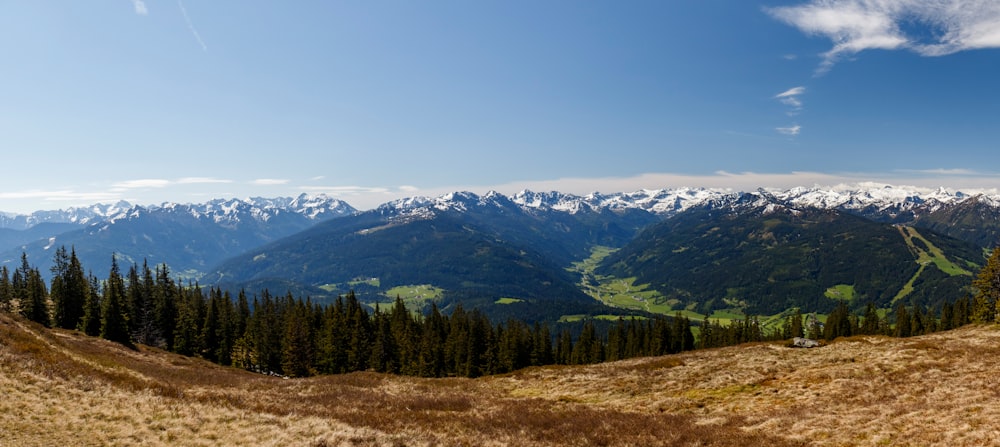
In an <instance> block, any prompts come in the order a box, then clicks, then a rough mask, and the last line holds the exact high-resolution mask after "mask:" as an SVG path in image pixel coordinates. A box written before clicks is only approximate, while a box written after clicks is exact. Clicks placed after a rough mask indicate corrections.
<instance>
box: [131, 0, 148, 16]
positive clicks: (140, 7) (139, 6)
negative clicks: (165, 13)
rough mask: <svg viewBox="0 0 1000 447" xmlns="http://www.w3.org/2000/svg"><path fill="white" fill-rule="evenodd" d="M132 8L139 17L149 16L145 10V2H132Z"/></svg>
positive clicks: (134, 0)
mask: <svg viewBox="0 0 1000 447" xmlns="http://www.w3.org/2000/svg"><path fill="white" fill-rule="evenodd" d="M132 7H133V8H135V13H136V14H138V15H141V16H144V15H147V14H149V10H148V9H146V2H144V1H143V0H132Z"/></svg>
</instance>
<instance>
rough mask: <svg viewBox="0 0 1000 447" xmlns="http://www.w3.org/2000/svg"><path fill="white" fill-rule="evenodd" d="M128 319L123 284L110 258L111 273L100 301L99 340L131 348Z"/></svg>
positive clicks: (114, 262) (114, 261)
mask: <svg viewBox="0 0 1000 447" xmlns="http://www.w3.org/2000/svg"><path fill="white" fill-rule="evenodd" d="M128 318H129V316H128V305H127V304H126V298H125V282H124V280H123V279H122V276H121V271H120V270H119V268H118V260H117V259H115V257H114V256H112V257H111V271H110V272H109V273H108V280H107V281H106V282H105V283H104V297H103V298H102V300H101V338H104V339H106V340H111V341H113V342H117V343H121V344H123V345H126V346H131V344H132V334H131V331H130V330H129V321H128Z"/></svg>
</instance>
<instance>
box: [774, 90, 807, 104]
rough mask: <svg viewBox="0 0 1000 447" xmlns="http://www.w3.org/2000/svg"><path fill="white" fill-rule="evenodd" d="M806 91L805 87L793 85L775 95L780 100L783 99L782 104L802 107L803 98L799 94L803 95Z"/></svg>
mask: <svg viewBox="0 0 1000 447" xmlns="http://www.w3.org/2000/svg"><path fill="white" fill-rule="evenodd" d="M805 92H806V88H805V87H793V88H790V89H788V90H785V91H783V92H781V93H778V94H777V95H774V97H775V98H777V99H778V101H781V103H782V104H785V105H788V106H792V107H794V108H796V109H800V108H802V100H800V99H799V96H802V95H803V94H804V93H805Z"/></svg>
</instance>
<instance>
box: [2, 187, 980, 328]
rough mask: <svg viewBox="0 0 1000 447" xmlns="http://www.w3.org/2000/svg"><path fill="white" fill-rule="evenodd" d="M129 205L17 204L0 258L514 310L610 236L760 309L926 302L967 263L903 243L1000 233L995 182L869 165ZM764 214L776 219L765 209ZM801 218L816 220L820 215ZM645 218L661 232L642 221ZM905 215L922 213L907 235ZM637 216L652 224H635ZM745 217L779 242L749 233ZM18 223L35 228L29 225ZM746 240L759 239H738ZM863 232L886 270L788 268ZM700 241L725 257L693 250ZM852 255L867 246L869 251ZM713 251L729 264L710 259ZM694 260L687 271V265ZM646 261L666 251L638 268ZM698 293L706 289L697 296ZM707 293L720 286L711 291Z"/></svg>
mask: <svg viewBox="0 0 1000 447" xmlns="http://www.w3.org/2000/svg"><path fill="white" fill-rule="evenodd" d="M126 205H128V204H125V203H119V204H115V205H103V206H95V207H85V208H78V209H72V210H67V211H65V212H62V213H59V212H47V213H41V212H40V213H33V214H32V215H30V216H26V217H21V218H20V220H19V219H18V218H17V217H16V216H15V217H11V216H7V218H8V221H7V222H20V225H24V226H27V225H29V224H30V223H31V222H36V224H34V225H33V226H30V227H29V228H28V229H27V230H20V231H16V230H13V229H10V228H6V229H0V242H5V241H6V242H5V243H9V242H10V241H14V240H19V241H20V242H17V246H15V247H12V246H10V245H8V246H7V247H8V249H7V250H6V251H0V261H2V262H6V263H8V264H9V263H13V262H17V260H18V258H19V256H20V254H21V253H22V252H25V253H27V254H28V257H29V260H30V262H32V263H34V264H36V265H39V266H41V267H42V270H43V271H45V272H47V270H48V269H47V267H48V264H49V262H50V261H51V258H52V251H53V250H54V247H58V246H66V247H71V246H72V247H75V249H76V251H77V254H78V256H80V258H81V261H82V262H83V263H84V265H85V266H86V267H87V268H89V269H94V272H95V274H96V275H97V276H98V277H100V276H102V275H103V273H104V272H105V271H106V270H105V269H107V267H108V265H109V263H110V256H111V253H115V255H116V256H117V257H118V258H119V260H120V262H121V263H123V264H127V263H133V262H134V263H140V264H141V263H142V262H144V261H146V262H149V263H150V264H160V263H166V264H167V265H168V266H170V268H171V271H172V272H173V273H174V274H175V275H179V276H182V277H183V278H184V279H189V280H198V281H200V282H201V284H202V285H209V284H213V285H225V286H226V287H227V288H228V289H229V290H232V291H235V290H238V289H240V288H245V289H246V290H249V291H258V290H262V289H264V288H267V289H269V290H271V291H273V292H275V293H287V292H291V293H294V294H295V295H299V296H306V295H309V296H313V297H316V298H324V297H326V298H329V297H333V296H336V295H337V294H340V293H346V292H347V291H349V290H355V291H356V292H358V294H359V296H366V297H367V299H368V300H369V302H372V301H378V300H384V299H386V297H387V294H395V293H396V292H395V291H392V292H390V291H391V290H393V288H398V287H404V288H410V289H415V287H411V286H432V287H433V288H435V289H436V290H439V291H440V292H439V293H437V292H436V293H437V295H436V296H437V298H436V299H439V301H440V304H441V305H442V306H447V305H450V304H457V303H466V305H467V306H469V307H485V308H488V309H487V310H486V311H487V313H489V314H490V315H491V316H492V317H501V318H506V317H509V316H515V317H518V318H526V312H531V313H532V315H531V316H529V317H528V319H548V318H553V317H556V318H558V317H560V316H561V315H573V314H593V313H594V312H606V311H607V309H606V308H601V306H602V305H600V303H599V302H597V301H596V300H594V299H593V298H590V297H589V296H587V293H585V292H584V290H583V289H582V287H584V286H583V285H581V284H582V282H581V281H582V279H581V277H580V276H581V273H580V272H579V271H573V270H572V268H573V265H574V263H578V262H580V261H583V260H585V259H588V258H590V257H591V256H592V255H594V254H595V252H594V250H595V249H598V248H599V249H601V250H609V249H610V250H611V251H614V250H615V249H621V251H619V252H618V253H617V254H616V255H614V256H612V257H610V258H607V259H606V261H607V263H605V264H604V265H603V267H600V269H599V270H596V271H595V272H601V273H600V274H609V275H612V277H613V278H619V279H622V280H625V279H628V278H635V279H637V280H639V281H641V283H640V282H637V283H636V285H640V284H647V285H651V286H653V287H654V288H656V289H657V291H658V292H660V293H661V294H662V295H663V296H667V297H669V298H670V299H674V300H678V302H683V303H688V304H690V306H694V307H691V309H700V310H706V311H707V310H712V309H719V308H720V304H719V303H720V302H721V301H720V300H723V299H729V298H735V297H730V296H729V294H730V292H728V291H726V290H728V289H733V290H737V289H738V290H739V293H740V294H751V295H754V296H758V298H759V299H758V298H754V299H753V300H744V301H746V302H747V304H748V305H750V306H752V307H751V308H754V309H756V310H760V311H763V310H767V311H772V310H778V309H783V308H785V307H783V306H782V305H780V304H776V303H771V302H769V301H768V300H769V299H770V298H767V297H765V296H764V295H766V293H765V291H766V290H779V289H780V290H783V291H784V292H782V293H786V294H794V295H799V294H803V295H808V299H809V300H812V302H817V301H815V300H816V299H820V298H822V295H823V293H825V292H826V291H827V290H828V288H829V287H847V286H852V287H854V290H855V291H856V292H857V296H859V297H861V298H862V299H874V300H876V301H877V302H878V303H879V304H880V305H888V304H889V303H891V302H892V301H893V299H894V296H895V295H893V294H894V293H895V291H896V289H897V288H899V287H900V283H901V282H902V283H906V282H907V280H912V281H911V282H913V286H914V290H915V292H914V295H912V296H920V297H925V298H926V299H924V298H921V299H922V300H924V301H925V302H927V303H929V304H932V303H935V302H940V300H943V299H948V297H950V296H951V293H952V292H950V291H951V290H957V288H958V287H956V284H959V283H961V282H963V281H965V279H964V278H963V276H965V275H956V274H955V272H954V271H949V270H947V269H944V270H941V269H936V268H935V267H931V266H928V267H926V268H925V269H921V270H920V272H924V270H926V272H924V273H920V272H916V271H913V270H914V269H917V268H920V266H919V265H918V264H917V259H916V258H915V257H914V256H917V255H919V254H920V253H918V252H921V251H927V250H924V249H922V248H920V247H923V246H925V245H927V244H931V245H934V246H935V247H938V248H941V249H942V250H943V251H942V253H944V256H946V257H947V261H949V262H952V263H955V264H956V265H958V266H959V268H964V269H966V270H970V271H971V270H974V267H975V264H977V263H978V262H979V261H981V259H979V258H981V257H982V256H981V254H980V253H979V252H980V251H982V248H990V247H993V246H995V245H996V244H997V240H998V237H1000V195H998V194H993V193H987V192H983V191H978V192H960V191H951V190H947V189H943V188H939V189H929V188H913V187H896V186H891V185H884V184H873V183H866V184H858V185H842V186H837V187H833V188H822V187H811V188H805V187H801V188H791V189H765V188H761V189H758V190H756V191H750V192H743V191H732V190H727V189H709V188H674V189H649V190H640V191H633V192H620V193H609V194H604V193H598V192H594V193H591V194H587V195H575V194H567V193H561V192H557V191H550V192H534V191H530V190H524V191H521V192H518V193H516V194H513V195H505V194H501V193H498V192H496V191H490V192H487V193H485V194H482V195H479V194H475V193H472V192H467V191H460V192H452V193H448V194H444V195H440V196H437V197H425V196H415V197H408V198H403V199H398V200H393V201H390V202H386V203H383V204H382V205H380V206H378V207H376V208H374V209H371V210H367V211H358V210H356V209H354V208H353V207H350V205H348V204H346V203H344V202H342V201H340V200H337V199H333V198H330V197H327V196H307V195H301V196H299V197H295V198H290V197H289V198H275V199H264V198H253V199H245V200H243V199H218V200H212V201H208V202H205V203H202V204H174V203H165V204H162V205H158V206H150V207H142V206H134V205H128V206H126ZM775 213H777V214H775ZM769 214H770V216H769ZM776 216H784V217H781V219H784V220H777V221H776V220H775V218H776ZM803 216H804V217H803ZM699 219H700V220H701V221H704V222H700V221H699ZM802 219H805V220H802ZM716 221H717V222H716ZM813 221H816V222H822V223H823V224H822V225H819V226H816V225H813V224H811V223H810V222H813ZM38 222H44V223H38ZM74 222H85V224H84V223H79V224H78V223H74ZM713 222H716V223H713ZM665 223H666V224H667V226H666V227H663V225H664V224H665ZM657 225H660V226H661V229H660V230H659V231H661V233H660V234H658V235H657V234H656V233H650V232H649V231H647V230H649V229H651V228H654V227H656V226H657ZM684 225H686V226H684ZM772 225H778V227H780V229H782V231H789V232H795V233H796V234H799V233H801V234H805V235H809V237H815V238H817V241H822V240H828V241H832V240H834V239H831V238H832V237H834V232H836V231H838V229H840V230H843V231H849V232H850V233H851V234H855V235H856V236H855V237H856V238H859V239H873V240H874V239H879V240H882V241H884V242H885V244H882V245H879V246H878V247H875V246H863V245H856V244H853V243H844V244H841V243H839V242H838V244H834V245H830V246H829V247H833V248H836V249H838V250H844V252H843V253H839V254H833V255H830V256H826V255H824V256H823V257H804V255H803V254H805V253H811V252H812V251H816V250H825V248H822V249H821V247H827V246H824V245H816V243H817V241H806V240H792V239H781V237H785V236H787V235H785V234H784V233H781V232H780V231H779V232H777V233H775V232H774V231H772V230H771V229H770V226H772ZM893 225H897V226H895V227H894V226H893ZM670 226H673V227H674V228H676V230H669V231H667V232H666V233H662V231H663V230H662V228H669V227H670ZM901 226H912V227H915V228H920V230H919V232H915V233H914V235H911V236H907V235H906V234H904V233H905V232H904V231H903V230H901V229H900V228H902V227H901ZM715 227H720V228H728V229H729V235H728V236H727V238H728V239H727V240H726V242H725V243H718V242H713V241H712V240H710V239H707V238H706V235H707V234H708V233H707V231H708V230H712V229H713V228H715ZM67 228H69V231H66V230H67ZM925 230H926V231H925ZM914 231H916V230H914ZM684 232H687V233H684ZM647 233H648V234H652V235H653V236H651V237H646V238H645V239H643V237H637V236H640V235H641V234H647ZM681 234H688V235H689V236H690V237H691V238H692V239H691V241H679V240H677V238H678V237H679V235H681ZM938 234H941V235H943V236H938ZM753 235H761V236H762V237H766V238H774V240H778V241H785V242H781V244H779V245H774V244H771V243H762V241H761V240H754V239H753ZM944 236H951V237H953V238H957V239H961V240H962V241H965V242H969V243H971V244H974V245H969V244H960V243H958V242H956V241H955V240H953V239H951V238H945V237H944ZM712 237H714V236H712ZM19 238H20V239H19ZM25 238H31V239H30V241H29V242H24V239H25ZM698 238H700V239H698ZM741 238H747V239H745V240H744V239H741ZM918 239H919V240H918ZM664 240H670V243H671V244H673V248H672V249H670V250H667V251H664V250H663V247H662V246H658V245H657V244H661V245H662V243H661V242H662V241H664ZM786 242H787V243H788V244H791V245H788V244H786ZM643 244H645V246H644V245H643ZM727 244H728V245H727ZM782 244H785V245H782ZM689 246H690V247H692V248H695V250H694V251H691V252H688V253H686V254H683V255H680V254H679V253H682V252H681V251H677V252H676V253H675V252H674V250H681V249H683V248H684V247H689ZM747 246H754V247H757V248H756V249H754V250H753V251H751V252H748V253H734V252H733V250H738V249H739V250H742V249H743V248H742V247H747ZM726 247H729V248H726ZM838 247H839V248H838ZM866 247H867V248H866ZM915 247H916V248H915ZM970 247H971V248H970ZM775 248H779V250H774V249H775ZM876 248H877V250H879V253H887V254H886V255H885V256H883V261H884V262H882V264H885V265H890V266H892V267H891V268H892V269H894V270H893V271H892V272H891V281H890V280H889V279H885V278H882V279H880V278H872V277H860V276H858V275H853V276H852V274H851V272H848V271H847V270H829V269H822V268H819V267H817V268H815V269H814V271H812V272H801V271H799V270H797V269H798V267H796V266H794V265H790V264H788V262H792V263H794V262H795V261H794V260H795V259H796V258H797V257H798V258H802V259H811V260H812V261H810V262H813V263H814V264H816V265H820V264H822V263H824V262H826V260H829V259H834V260H836V261H838V262H840V261H841V260H844V259H849V258H850V255H849V253H850V252H852V251H853V252H857V254H856V255H863V254H864V250H869V249H876ZM727 250H728V251H727ZM768 250H770V251H771V252H773V253H782V252H785V253H787V254H788V255H787V256H785V258H786V259H785V260H782V259H778V258H768V256H771V255H768V253H767V252H768ZM782 250H783V251H782ZM859 250H860V251H859ZM696 253H697V254H700V255H704V254H707V253H718V254H719V255H720V257H719V258H717V259H709V258H705V257H704V256H701V257H699V258H697V259H695V258H688V256H690V255H692V254H696ZM737 255H738V256H737ZM810 256H811V255H810ZM864 260H866V261H872V262H874V261H875V259H874V258H872V257H871V256H869V257H867V258H864ZM678 262H679V263H678ZM749 262H765V263H767V264H768V265H774V266H776V267H775V268H778V269H779V270H781V269H784V270H781V271H775V272H774V274H769V275H765V276H761V277H757V276H752V275H750V274H749V273H750V272H749V271H748V272H744V273H747V274H746V275H744V278H743V279H742V280H741V281H742V282H738V283H733V284H731V287H728V288H726V287H723V288H719V287H722V286H724V284H723V283H722V282H719V281H715V286H719V287H715V288H714V289H710V288H702V287H699V286H697V285H692V284H687V285H684V284H682V283H678V282H676V281H675V280H674V279H671V277H673V278H679V279H681V280H685V279H686V280H691V279H694V278H702V279H700V280H699V281H701V282H703V283H712V282H713V281H714V280H713V279H712V278H716V277H718V275H724V274H725V273H726V272H725V270H726V269H728V270H734V269H736V268H737V267H739V266H741V265H748V264H747V263H749ZM872 262H869V263H868V264H864V265H865V267H863V268H865V269H867V270H868V271H869V272H875V271H876V269H877V267H878V265H880V264H879V263H878V262H874V264H872ZM723 263H725V264H726V265H728V267H726V268H725V269H723V267H720V266H721V265H722V264H723ZM667 264H672V265H667ZM695 264H697V265H698V266H700V267H699V269H701V270H700V271H698V272H693V271H688V270H685V269H686V268H687V266H689V265H695ZM657 265H660V266H661V267H656V268H649V267H650V266H657ZM845 265H847V267H843V266H842V267H843V268H848V267H850V266H851V264H850V263H849V264H845ZM861 265H862V264H857V266H861ZM734 266H735V267H734ZM858 268H862V267H858ZM713 269H714V271H713ZM789 272H791V273H789ZM668 274H669V275H668ZM699 275H700V276H699ZM817 275H818V276H817ZM754 278H756V279H754ZM761 278H763V280H766V281H764V283H761V284H766V283H769V282H771V281H779V279H780V278H797V279H796V281H799V283H798V285H797V286H796V287H797V288H787V287H786V288H784V289H781V288H775V287H765V288H755V284H757V283H759V281H758V280H760V279H761ZM829 278H837V280H836V282H830V281H828V280H827V279H829ZM859 278H860V279H859ZM748 281H749V282H748ZM779 282H780V281H779ZM925 282H926V284H924V283H925ZM866 284H876V285H875V286H871V287H869V286H868V285H866ZM935 287H936V288H937V289H935ZM838 290H839V289H838ZM723 292H725V293H723ZM767 293H770V292H767ZM700 294H711V295H712V296H711V297H708V296H705V297H699V296H693V295H700ZM702 298H704V300H702ZM712 299H715V300H716V301H715V302H714V303H709V302H708V301H707V300H712ZM588 300H589V301H588ZM794 303H805V302H803V301H801V300H799V299H798V298H795V299H792V300H791V301H788V303H786V304H789V305H790V304H794ZM818 303H821V304H822V303H826V302H825V301H822V300H821V301H819V302H818ZM824 305H825V304H824ZM647 308H648V306H647Z"/></svg>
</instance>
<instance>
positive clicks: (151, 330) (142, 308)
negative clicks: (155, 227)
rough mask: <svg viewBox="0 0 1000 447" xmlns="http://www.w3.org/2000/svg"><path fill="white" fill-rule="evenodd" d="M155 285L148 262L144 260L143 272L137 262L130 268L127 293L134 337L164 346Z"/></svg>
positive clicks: (147, 343)
mask: <svg viewBox="0 0 1000 447" xmlns="http://www.w3.org/2000/svg"><path fill="white" fill-rule="evenodd" d="M155 287H156V285H155V281H154V280H153V272H152V271H151V270H150V269H149V263H148V262H146V261H145V260H144V261H143V262H142V270H141V272H140V271H139V268H138V267H137V266H136V265H135V264H133V265H132V267H131V268H129V272H128V285H127V287H126V292H125V295H126V296H127V301H128V303H129V306H128V307H129V326H130V327H131V328H132V339H133V340H135V341H136V342H138V343H142V344H144V345H148V346H163V344H164V340H163V335H162V331H161V329H160V326H159V324H158V323H157V315H156V300H155V299H154V296H155V293H154V290H155Z"/></svg>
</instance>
